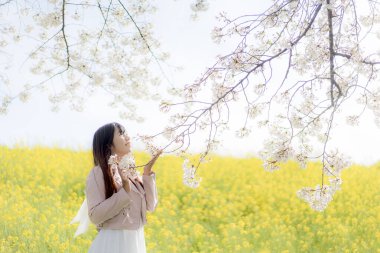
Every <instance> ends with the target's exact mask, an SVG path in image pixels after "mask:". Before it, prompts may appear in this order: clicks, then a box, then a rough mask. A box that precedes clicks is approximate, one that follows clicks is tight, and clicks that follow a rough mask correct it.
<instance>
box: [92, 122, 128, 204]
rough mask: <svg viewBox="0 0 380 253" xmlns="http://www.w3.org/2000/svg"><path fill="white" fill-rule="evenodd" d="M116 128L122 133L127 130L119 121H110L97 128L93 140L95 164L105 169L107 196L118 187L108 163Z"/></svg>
mask: <svg viewBox="0 0 380 253" xmlns="http://www.w3.org/2000/svg"><path fill="white" fill-rule="evenodd" d="M116 129H118V130H119V131H120V133H122V134H124V132H125V128H124V127H123V126H122V125H121V124H119V123H117V122H112V123H108V124H106V125H104V126H102V127H100V128H99V129H98V130H96V132H95V134H94V138H93V141H92V154H93V156H94V166H98V165H99V166H100V168H101V169H102V171H103V177H104V185H105V189H106V192H105V194H106V198H109V197H111V196H112V194H113V193H115V192H117V187H116V184H115V182H114V180H113V176H112V174H111V170H110V167H109V165H108V159H109V157H110V156H111V146H112V143H113V135H114V132H115V130H116Z"/></svg>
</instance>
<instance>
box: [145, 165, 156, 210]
mask: <svg viewBox="0 0 380 253" xmlns="http://www.w3.org/2000/svg"><path fill="white" fill-rule="evenodd" d="M142 180H143V185H144V190H145V193H146V209H147V210H148V211H149V212H153V211H154V210H155V209H156V207H157V203H158V192H157V186H156V173H155V172H152V173H151V174H150V175H149V176H148V175H143V176H142Z"/></svg>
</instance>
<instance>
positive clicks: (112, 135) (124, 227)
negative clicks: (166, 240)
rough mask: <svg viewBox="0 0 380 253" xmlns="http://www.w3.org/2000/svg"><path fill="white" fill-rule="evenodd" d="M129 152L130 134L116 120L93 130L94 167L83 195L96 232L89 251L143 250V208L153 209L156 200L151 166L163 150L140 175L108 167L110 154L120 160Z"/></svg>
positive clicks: (132, 252) (134, 252)
mask: <svg viewBox="0 0 380 253" xmlns="http://www.w3.org/2000/svg"><path fill="white" fill-rule="evenodd" d="M130 152H131V144H130V138H129V136H128V135H127V134H126V133H125V129H124V127H123V126H122V125H120V124H119V123H116V122H114V123H109V124H106V125H104V126H102V127H100V128H99V129H98V130H97V131H96V132H95V134H94V139H93V156H94V164H95V167H94V168H93V169H92V170H91V171H90V173H89V175H88V177H87V180H86V197H87V206H88V216H89V219H90V221H91V222H92V223H94V224H95V225H96V228H97V230H98V231H99V233H98V234H97V236H96V238H95V239H94V241H93V242H92V244H91V246H90V249H89V252H90V253H100V252H102V253H106V252H107V253H121V252H123V253H143V252H146V247H145V238H144V225H145V224H146V223H147V220H146V211H147V210H148V211H150V212H153V211H154V210H155V208H156V206H157V202H158V195H157V188H156V174H155V172H153V171H152V166H153V165H154V163H155V162H156V160H157V158H158V157H159V155H160V154H161V153H162V150H160V151H159V152H158V153H157V154H156V155H155V156H154V157H153V158H152V160H151V161H150V162H149V163H148V164H146V165H145V166H144V174H143V175H142V178H141V177H140V176H136V177H134V178H130V176H127V175H126V174H125V173H123V172H122V171H121V170H120V168H119V167H118V170H117V173H115V172H113V171H112V170H111V169H110V165H109V164H108V161H109V158H110V156H111V155H115V154H116V155H117V161H118V162H119V161H120V159H121V158H122V157H123V156H124V155H128V154H130Z"/></svg>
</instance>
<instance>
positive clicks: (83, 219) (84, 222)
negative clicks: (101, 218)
mask: <svg viewBox="0 0 380 253" xmlns="http://www.w3.org/2000/svg"><path fill="white" fill-rule="evenodd" d="M85 196H86V195H85ZM78 222H79V226H78V228H77V231H75V234H74V238H75V237H77V236H78V235H80V234H83V233H85V232H86V231H87V230H88V226H89V225H90V217H89V216H88V207H87V197H85V198H84V200H83V203H82V205H81V207H80V209H79V211H78V213H77V215H76V216H75V217H74V219H73V220H72V221H71V222H70V224H73V223H78Z"/></svg>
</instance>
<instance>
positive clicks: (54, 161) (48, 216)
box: [0, 146, 380, 253]
mask: <svg viewBox="0 0 380 253" xmlns="http://www.w3.org/2000/svg"><path fill="white" fill-rule="evenodd" d="M134 155H135V158H136V162H137V163H139V162H140V164H141V163H142V162H145V161H147V159H148V155H147V154H144V153H134ZM319 166H320V165H319V164H317V163H310V164H308V167H307V169H301V168H299V166H298V165H297V164H296V163H293V162H288V163H286V164H284V165H283V166H282V169H281V170H279V171H276V172H274V173H270V172H266V171H264V170H263V168H262V162H261V161H260V160H258V159H254V158H249V159H248V158H247V159H235V158H228V157H212V161H211V162H210V163H207V164H204V165H203V166H202V167H201V169H200V170H199V175H200V177H202V182H201V186H200V187H199V188H197V189H190V188H187V187H186V186H185V185H183V183H182V160H181V159H180V158H178V157H174V156H164V157H162V158H160V159H159V160H158V162H157V164H156V166H155V168H154V171H156V173H157V185H158V195H159V203H158V206H157V209H156V210H155V212H153V213H148V216H147V219H148V224H147V225H145V228H144V229H145V239H146V243H147V248H148V252H149V253H153V252H162V253H171V252H181V253H182V252H190V253H194V252H276V253H277V252H321V253H322V252H323V253H324V252H347V253H348V252H349V253H351V252H360V253H361V252H380V250H379V249H380V187H379V185H380V184H379V183H380V164H375V165H373V166H370V167H364V166H358V165H353V166H351V167H350V168H348V169H346V170H344V171H343V172H342V179H343V185H342V189H341V190H340V191H338V192H337V193H336V194H335V196H334V200H333V201H332V202H331V203H330V204H329V206H328V208H327V210H326V211H325V212H322V213H320V212H316V211H313V210H311V208H310V207H309V206H308V204H307V203H305V202H303V201H302V200H300V199H298V198H297V196H296V191H297V190H298V189H300V188H302V187H305V186H312V187H314V186H315V185H316V184H320V177H321V172H320V169H319V168H320V167H319ZM91 168H92V156H91V152H90V151H81V152H77V151H71V150H64V149H59V148H43V147H35V148H32V149H29V148H25V147H14V148H8V147H4V146H0V170H1V180H0V192H1V195H0V215H1V219H0V224H1V227H0V252H4V253H10V252H28V253H29V252H38V253H44V252H70V253H74V252H87V250H88V248H89V246H90V244H91V242H92V240H93V239H94V238H95V236H96V233H97V231H96V229H95V226H94V225H93V224H91V226H90V229H89V231H88V232H87V233H86V234H83V235H80V236H79V237H76V238H73V235H74V232H75V230H76V228H77V225H78V224H74V225H69V223H70V221H71V219H72V218H73V217H74V216H75V214H76V212H77V211H78V209H79V207H80V205H81V203H82V201H83V199H84V188H85V179H86V177H87V174H88V172H89V171H90V170H91Z"/></svg>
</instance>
